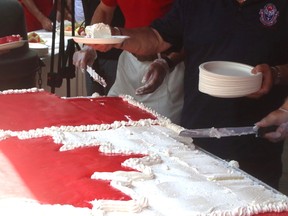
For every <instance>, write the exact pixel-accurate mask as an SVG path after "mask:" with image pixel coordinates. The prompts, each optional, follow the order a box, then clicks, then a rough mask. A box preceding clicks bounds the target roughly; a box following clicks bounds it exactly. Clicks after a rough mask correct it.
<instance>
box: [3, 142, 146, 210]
mask: <svg viewBox="0 0 288 216" xmlns="http://www.w3.org/2000/svg"><path fill="white" fill-rule="evenodd" d="M60 147H61V145H59V144H55V143H54V142H53V140H52V138H51V137H42V138H34V139H29V140H19V139H17V138H9V139H6V140H3V141H1V142H0V151H1V152H2V154H4V155H5V156H6V157H7V159H8V160H9V162H10V163H11V164H12V165H13V167H14V168H15V169H16V171H17V173H18V175H20V177H21V179H22V181H23V182H24V183H25V185H26V186H27V188H28V189H29V190H30V191H31V192H32V194H33V195H34V197H35V199H37V200H38V201H39V202H40V203H45V204H69V205H73V206H75V207H90V208H91V207H92V206H91V205H90V203H88V202H89V201H92V200H94V199H109V200H130V199H131V198H130V197H129V196H127V195H125V194H123V193H122V192H120V191H118V190H116V189H114V188H112V187H111V186H110V185H109V184H110V182H108V181H98V180H92V179H91V175H92V174H93V173H94V172H95V171H98V172H113V171H117V170H123V171H131V169H128V168H124V167H122V166H121V163H122V162H123V161H125V160H126V159H128V158H132V157H137V158H139V157H142V156H143V155H115V154H114V155H107V154H106V155H105V154H103V153H100V152H99V151H98V147H85V148H79V149H74V150H70V151H63V152H60V151H59V148H60ZM0 169H1V168H0ZM10 181H11V180H10ZM16 190H17V186H16ZM23 197H24V198H28V197H27V196H26V195H25V194H23Z"/></svg>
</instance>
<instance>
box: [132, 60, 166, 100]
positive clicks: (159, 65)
mask: <svg viewBox="0 0 288 216" xmlns="http://www.w3.org/2000/svg"><path fill="white" fill-rule="evenodd" d="M169 72H170V68H169V66H168V64H167V62H166V61H165V60H164V59H156V60H154V62H153V63H152V64H151V65H150V67H149V69H148V71H147V73H146V74H145V75H144V77H143V79H142V83H144V85H143V86H141V87H139V88H138V89H136V94H137V95H143V94H149V93H152V92H154V91H155V90H156V89H157V88H158V87H159V86H160V85H161V84H162V83H163V81H164V79H165V76H166V74H167V73H169Z"/></svg>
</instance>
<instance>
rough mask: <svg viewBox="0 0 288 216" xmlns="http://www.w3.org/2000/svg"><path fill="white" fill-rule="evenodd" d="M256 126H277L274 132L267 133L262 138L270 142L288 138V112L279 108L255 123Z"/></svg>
mask: <svg viewBox="0 0 288 216" xmlns="http://www.w3.org/2000/svg"><path fill="white" fill-rule="evenodd" d="M287 104H288V102H287ZM256 125H257V126H258V127H267V126H272V125H277V126H279V127H278V128H277V129H276V131H274V132H270V133H267V134H265V136H264V137H265V138H266V139H268V140H270V141H271V142H278V141H281V140H284V139H285V138H287V137H288V110H287V109H285V108H282V107H281V108H279V109H278V110H275V111H273V112H271V113H270V114H269V115H267V116H266V117H265V118H263V119H262V120H261V121H259V122H257V123H256Z"/></svg>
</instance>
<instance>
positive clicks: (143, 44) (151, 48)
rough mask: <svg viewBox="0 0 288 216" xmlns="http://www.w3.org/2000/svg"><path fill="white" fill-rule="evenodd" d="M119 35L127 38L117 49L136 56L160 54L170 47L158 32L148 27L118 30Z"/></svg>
mask: <svg viewBox="0 0 288 216" xmlns="http://www.w3.org/2000/svg"><path fill="white" fill-rule="evenodd" d="M120 34H121V35H126V36H129V39H127V40H125V41H124V42H123V43H122V44H121V45H120V46H119V47H116V48H120V49H123V50H126V51H128V52H131V53H133V54H136V55H143V56H145V55H153V54H157V53H162V52H164V51H166V50H167V49H169V48H170V47H171V45H170V44H169V43H167V42H165V41H164V40H163V39H162V37H161V36H160V35H159V34H158V32H157V31H156V30H154V29H152V28H150V27H143V28H135V29H124V28H120Z"/></svg>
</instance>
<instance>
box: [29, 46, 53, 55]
mask: <svg viewBox="0 0 288 216" xmlns="http://www.w3.org/2000/svg"><path fill="white" fill-rule="evenodd" d="M29 48H30V49H32V50H34V51H35V52H37V54H38V56H39V57H42V56H45V55H47V54H48V53H49V48H48V46H47V45H45V44H42V43H29Z"/></svg>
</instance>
